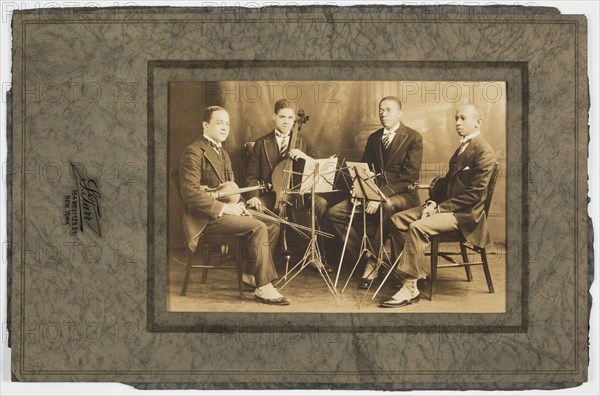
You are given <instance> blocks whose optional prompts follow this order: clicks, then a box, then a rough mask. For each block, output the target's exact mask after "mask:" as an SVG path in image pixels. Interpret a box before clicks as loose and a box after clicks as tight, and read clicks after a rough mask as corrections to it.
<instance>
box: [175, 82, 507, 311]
mask: <svg viewBox="0 0 600 396" xmlns="http://www.w3.org/2000/svg"><path fill="white" fill-rule="evenodd" d="M506 98H507V95H506V83H505V82H503V81H216V82H215V81H212V82H211V81H206V82H205V81H170V82H169V84H168V102H167V103H168V162H167V166H168V174H169V183H168V185H167V186H165V188H168V238H167V239H168V263H165V264H166V265H168V285H166V286H167V287H168V294H167V298H168V301H167V306H168V311H170V312H356V313H360V312H372V313H373V312H381V313H384V312H385V313H390V312H389V311H392V312H396V313H403V312H410V313H415V312H428V313H431V312H440V313H443V312H448V313H450V312H455V313H458V312H460V313H469V312H471V313H502V312H505V311H506V298H505V297H506V260H507V257H506V182H505V175H506V119H507V105H506Z"/></svg>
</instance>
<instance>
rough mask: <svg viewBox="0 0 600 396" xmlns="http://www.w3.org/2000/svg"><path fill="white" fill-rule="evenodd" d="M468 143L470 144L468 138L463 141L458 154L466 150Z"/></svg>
mask: <svg viewBox="0 0 600 396" xmlns="http://www.w3.org/2000/svg"><path fill="white" fill-rule="evenodd" d="M468 144H469V141H468V140H465V141H464V142H462V143H461V144H460V147H459V148H458V155H461V154H462V153H463V152H464V151H465V149H466V148H467V145H468Z"/></svg>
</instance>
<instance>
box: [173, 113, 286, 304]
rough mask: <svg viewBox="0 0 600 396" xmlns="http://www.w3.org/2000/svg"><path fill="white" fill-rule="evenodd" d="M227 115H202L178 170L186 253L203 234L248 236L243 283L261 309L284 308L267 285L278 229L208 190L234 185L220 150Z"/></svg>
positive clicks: (228, 163) (224, 153) (226, 129)
mask: <svg viewBox="0 0 600 396" xmlns="http://www.w3.org/2000/svg"><path fill="white" fill-rule="evenodd" d="M229 125H230V121H229V114H228V113H227V111H226V110H225V109H224V108H222V107H220V106H210V107H207V108H206V109H205V110H204V118H203V122H202V126H203V130H204V133H203V136H202V137H200V138H199V139H198V140H196V141H195V142H194V143H192V144H191V145H189V146H188V147H187V148H186V150H185V151H184V153H183V155H182V157H181V160H180V166H179V181H180V188H181V196H182V199H183V202H184V207H185V209H184V218H183V223H184V232H185V234H186V238H187V241H188V249H190V251H192V252H194V251H195V250H196V247H197V245H198V240H199V237H200V235H201V234H202V233H217V234H229V233H244V232H248V233H249V237H248V246H247V247H248V250H247V254H248V257H249V261H248V263H247V269H246V271H245V273H246V274H245V276H244V278H245V281H246V282H248V283H250V282H252V280H251V277H249V276H248V275H253V277H254V282H255V286H256V289H255V292H254V294H255V296H256V298H257V299H258V300H259V301H260V302H262V303H265V304H273V305H288V304H289V303H290V301H291V300H290V299H289V298H287V297H284V296H282V295H281V294H280V293H279V291H277V289H275V287H274V286H273V284H272V283H271V282H272V281H273V280H274V279H276V278H277V273H276V271H275V266H274V265H273V258H272V255H271V248H270V246H272V245H273V244H275V243H276V241H277V237H278V235H279V224H277V223H271V222H262V221H260V220H257V219H255V218H253V217H251V216H248V214H249V212H248V210H247V209H246V207H245V205H244V202H243V201H239V202H233V203H225V202H221V201H219V200H217V199H216V198H214V197H213V196H212V195H211V194H210V193H209V192H208V191H207V187H208V188H215V187H218V186H219V185H221V184H223V183H226V182H231V181H234V175H233V170H232V167H231V159H230V158H229V154H228V153H227V151H225V150H224V149H223V147H222V144H223V142H224V141H225V140H226V139H227V137H228V136H229Z"/></svg>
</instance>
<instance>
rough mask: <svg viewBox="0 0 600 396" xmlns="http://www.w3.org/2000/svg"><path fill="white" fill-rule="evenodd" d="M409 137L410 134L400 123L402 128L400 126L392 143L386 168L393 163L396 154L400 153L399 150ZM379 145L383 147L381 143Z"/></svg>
mask: <svg viewBox="0 0 600 396" xmlns="http://www.w3.org/2000/svg"><path fill="white" fill-rule="evenodd" d="M407 138H408V134H407V133H406V131H405V130H404V125H402V124H400V128H398V132H397V133H396V136H394V140H392V143H391V145H390V151H389V153H388V157H387V161H386V162H385V167H386V169H387V167H388V166H389V165H390V164H391V163H392V160H393V159H394V156H395V155H396V154H397V153H398V150H400V147H402V145H403V144H404V142H405V141H406V139H407ZM379 147H381V145H379Z"/></svg>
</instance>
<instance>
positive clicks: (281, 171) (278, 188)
mask: <svg viewBox="0 0 600 396" xmlns="http://www.w3.org/2000/svg"><path fill="white" fill-rule="evenodd" d="M297 116H298V118H296V120H295V121H294V125H293V126H292V130H291V131H290V143H289V144H288V146H287V149H286V151H285V153H284V159H283V160H282V161H280V162H279V163H278V164H277V165H275V168H274V169H273V173H272V175H271V182H272V185H273V192H274V193H275V205H276V207H277V208H278V210H279V213H280V215H282V214H284V213H285V206H287V205H290V204H291V202H290V201H288V197H287V195H288V192H289V191H290V190H292V188H293V187H294V185H293V180H294V177H293V176H294V161H293V160H292V159H291V158H290V156H289V152H290V150H292V149H294V148H295V147H296V141H297V139H298V132H300V130H301V129H302V125H304V124H306V122H308V119H309V118H310V116H308V115H306V114H305V113H304V110H302V109H300V110H299V111H298V114H297Z"/></svg>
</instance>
